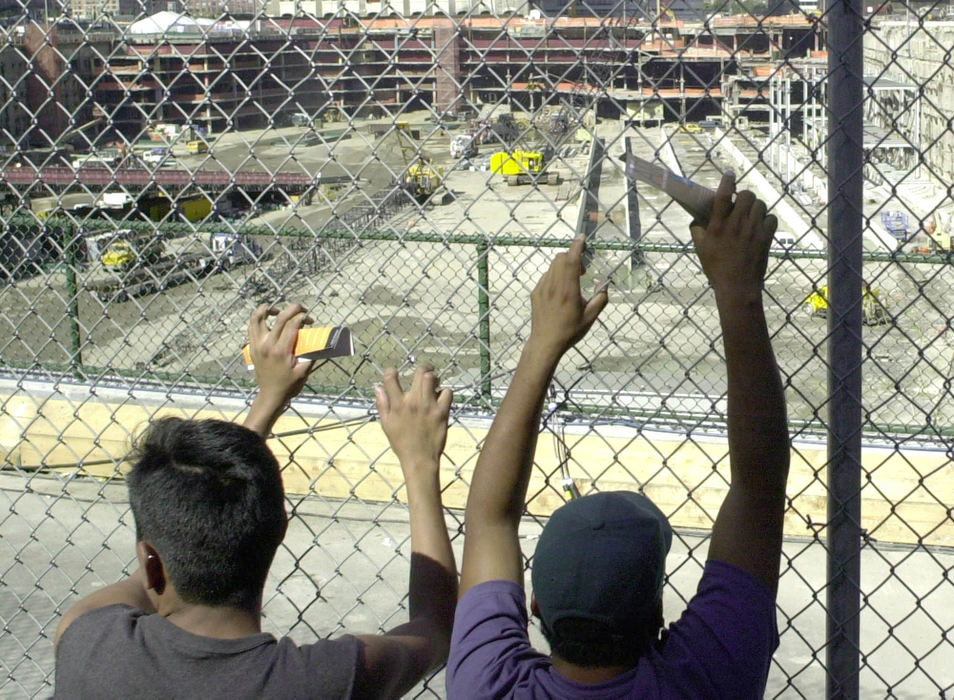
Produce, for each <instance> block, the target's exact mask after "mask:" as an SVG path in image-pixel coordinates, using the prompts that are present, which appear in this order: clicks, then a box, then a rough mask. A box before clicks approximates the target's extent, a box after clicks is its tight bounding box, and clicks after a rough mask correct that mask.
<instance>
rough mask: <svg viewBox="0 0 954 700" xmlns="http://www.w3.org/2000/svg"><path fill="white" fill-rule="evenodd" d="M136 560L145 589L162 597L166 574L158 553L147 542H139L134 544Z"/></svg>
mask: <svg viewBox="0 0 954 700" xmlns="http://www.w3.org/2000/svg"><path fill="white" fill-rule="evenodd" d="M136 559H138V560H139V568H140V569H141V570H142V572H143V574H144V576H145V578H146V589H147V590H151V591H153V592H154V593H156V595H162V592H163V591H164V590H165V589H166V572H165V569H164V568H163V566H162V559H161V558H160V557H159V552H157V551H156V548H155V547H153V546H152V545H151V544H149V543H148V542H144V541H142V540H140V541H139V542H137V543H136Z"/></svg>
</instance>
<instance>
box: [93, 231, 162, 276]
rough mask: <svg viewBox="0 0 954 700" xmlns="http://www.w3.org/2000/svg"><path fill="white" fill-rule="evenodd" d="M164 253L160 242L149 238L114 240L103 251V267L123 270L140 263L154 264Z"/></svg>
mask: <svg viewBox="0 0 954 700" xmlns="http://www.w3.org/2000/svg"><path fill="white" fill-rule="evenodd" d="M164 252H165V251H164V249H163V245H162V241H161V240H159V239H158V238H154V237H151V236H142V237H139V238H136V239H119V240H114V241H113V242H112V243H110V244H109V245H108V246H107V247H106V250H105V251H103V267H106V268H109V269H111V270H125V269H127V268H130V267H132V266H133V265H136V264H137V263H139V262H140V261H142V262H147V263H149V262H155V261H156V260H159V259H160V258H162V256H163V254H164Z"/></svg>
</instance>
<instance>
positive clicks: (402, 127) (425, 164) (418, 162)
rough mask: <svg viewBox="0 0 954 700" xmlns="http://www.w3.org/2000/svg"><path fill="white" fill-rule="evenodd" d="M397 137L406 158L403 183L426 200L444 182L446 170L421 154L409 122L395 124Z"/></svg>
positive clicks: (405, 187) (402, 153)
mask: <svg viewBox="0 0 954 700" xmlns="http://www.w3.org/2000/svg"><path fill="white" fill-rule="evenodd" d="M395 126H396V127H397V128H396V129H395V132H394V133H395V137H396V138H397V141H398V145H399V146H400V148H401V156H402V157H403V158H404V175H403V176H402V181H401V185H402V186H403V187H404V189H405V190H407V192H408V193H409V194H410V195H411V196H413V197H414V198H415V199H417V200H418V201H421V202H423V201H425V200H427V199H429V198H430V197H431V195H433V194H434V193H435V192H436V191H437V189H438V188H439V187H440V186H441V185H442V184H443V182H444V171H443V170H442V169H441V168H437V167H435V166H433V165H431V163H430V160H429V159H428V158H426V157H425V156H424V155H422V154H421V152H420V150H419V148H418V145H417V144H416V143H415V142H414V139H413V138H412V137H411V131H410V128H409V126H408V123H407V122H398V123H397V124H395Z"/></svg>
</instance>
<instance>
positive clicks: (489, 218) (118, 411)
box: [0, 0, 954, 698]
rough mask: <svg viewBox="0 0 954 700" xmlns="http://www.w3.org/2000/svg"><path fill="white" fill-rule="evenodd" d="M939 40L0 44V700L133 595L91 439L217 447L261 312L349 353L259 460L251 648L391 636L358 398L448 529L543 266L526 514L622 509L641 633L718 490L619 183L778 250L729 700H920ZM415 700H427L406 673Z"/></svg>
mask: <svg viewBox="0 0 954 700" xmlns="http://www.w3.org/2000/svg"><path fill="white" fill-rule="evenodd" d="M951 13H952V10H951V9H950V8H949V7H948V6H947V5H941V4H939V3H936V2H926V3H923V2H915V1H914V0H909V2H908V3H904V2H894V3H889V4H881V5H875V6H872V7H863V6H861V4H860V1H859V2H853V3H852V2H846V3H842V4H833V5H832V6H831V7H830V8H826V7H825V6H824V5H819V6H817V7H816V6H815V5H813V4H810V3H809V4H805V3H800V4H798V5H796V4H794V3H790V2H779V3H769V4H767V5H766V4H763V3H761V2H759V0H705V2H702V1H701V0H673V1H672V2H664V3H661V2H659V1H658V0H657V2H656V3H646V2H642V1H639V2H634V1H632V0H622V2H621V3H615V2H595V0H594V2H593V3H591V4H587V3H586V2H582V1H576V0H574V2H571V3H569V4H561V3H547V2H544V3H543V4H542V5H524V4H520V3H517V2H515V1H513V0H489V1H488V0H481V1H480V2H476V1H468V2H456V1H455V0H446V1H444V0H441V2H437V3H427V4H424V3H423V2H421V1H420V0H402V2H400V3H397V4H393V3H387V2H374V1H372V0H357V1H355V0H336V1H335V2H330V1H328V0H295V2H291V1H286V0H269V1H268V2H266V3H253V2H234V3H233V2H232V1H231V0H223V2H221V3H219V2H214V3H212V2H199V1H198V0H196V1H195V2H193V1H192V0H183V1H182V2H179V3H170V4H169V5H168V6H166V5H165V4H163V3H147V4H143V3H142V2H132V1H131V0H101V1H100V0H97V1H95V2H91V1H87V0H83V1H82V2H73V3H65V4H64V3H63V2H62V0H45V1H44V2H43V3H40V2H38V0H18V2H16V3H12V4H8V5H7V6H4V8H2V9H0V24H2V34H0V42H2V43H0V149H2V151H0V183H2V186H0V209H2V215H0V220H2V224H3V230H2V232H0V277H2V282H3V287H2V288H0V329H2V332H0V357H2V361H0V372H2V376H0V384H2V391H0V401H2V403H0V406H2V409H0V440H2V448H3V455H4V462H3V469H2V472H0V482H2V490H0V503H2V515H0V552H2V553H3V554H2V556H0V620H2V623H3V625H2V629H0V669H2V672H3V676H4V678H3V679H2V680H0V695H3V696H10V697H19V696H35V695H48V694H50V693H51V691H52V683H53V651H52V636H53V633H54V631H55V629H56V626H57V624H58V621H59V619H60V616H61V614H62V613H63V611H64V610H65V609H66V608H67V607H68V606H69V605H70V604H71V603H72V602H73V601H74V600H75V599H76V597H77V596H78V595H84V594H86V593H89V592H90V591H92V590H95V588H97V587H99V586H101V585H103V584H106V583H110V582H112V581H114V580H117V579H118V578H119V577H120V576H121V575H122V573H123V572H124V571H128V567H129V566H130V564H131V562H132V560H133V547H132V523H131V516H130V514H129V511H128V505H127V503H126V500H125V489H124V486H123V484H122V479H123V476H122V475H123V473H124V469H125V465H124V464H123V457H124V454H125V452H126V450H127V449H128V445H129V440H130V438H131V436H132V435H133V434H135V433H136V432H137V431H138V430H139V429H141V428H142V426H143V425H144V424H145V422H147V421H148V420H150V419H152V418H154V417H156V416H157V415H162V414H167V413H170V412H175V413H179V414H182V415H187V416H198V415H209V416H217V417H225V418H230V419H231V418H235V417H237V416H239V415H240V414H241V412H242V411H243V410H244V408H245V406H246V402H247V399H248V397H249V396H250V395H251V392H252V389H253V387H252V383H251V382H250V374H249V372H248V371H247V369H246V368H245V366H244V363H243V360H242V358H241V353H240V348H241V346H242V344H243V342H244V334H245V327H246V323H247V318H248V315H249V313H250V311H251V309H252V308H254V306H255V305H257V304H259V303H261V302H263V301H264V302H270V303H276V304H277V303H280V302H282V301H283V300H295V301H300V302H302V303H304V304H305V305H306V306H307V307H308V308H309V310H310V312H311V315H312V316H313V317H314V318H315V319H316V321H317V322H318V323H319V324H320V325H329V326H331V325H347V326H348V327H350V328H351V330H352V333H353V337H354V342H355V352H354V354H353V355H352V356H348V357H343V358H337V359H334V360H329V361H327V362H325V363H324V364H323V365H322V366H321V367H320V368H319V369H318V370H317V371H316V372H315V374H314V375H313V378H312V380H311V383H310V385H309V387H308V388H307V389H306V391H305V394H304V395H303V397H302V399H301V400H300V401H298V402H296V404H295V405H294V407H293V408H292V410H291V411H290V412H289V414H288V416H286V418H284V419H283V420H282V421H281V422H280V423H279V424H278V425H277V426H276V433H277V437H276V439H275V440H274V441H273V447H274V449H275V451H276V453H277V454H278V455H279V458H280V461H283V463H284V464H287V466H286V467H285V469H284V479H285V486H286V489H287V491H288V499H289V510H290V513H291V524H290V527H289V535H288V538H287V539H286V542H285V545H284V546H283V548H282V550H281V551H280V552H279V555H278V557H277V559H276V563H275V566H274V568H273V572H272V576H271V578H270V579H269V584H268V590H267V595H266V605H265V609H264V613H265V617H266V620H265V624H266V627H267V628H268V629H269V630H270V631H273V632H275V633H277V634H285V633H290V634H291V636H293V637H294V638H295V639H297V640H299V641H307V640H308V639H313V638H314V637H315V635H321V636H324V635H329V634H335V633H340V632H345V631H347V632H374V631H375V630H378V629H387V628H388V627H390V626H393V625H394V624H395V621H396V620H400V618H401V615H402V612H403V610H404V605H405V592H406V585H407V559H408V551H409V548H408V542H407V527H406V509H405V506H404V505H403V503H404V501H403V492H402V489H401V487H402V478H401V472H400V469H399V468H398V466H397V464H396V462H395V460H394V458H393V456H392V455H391V454H390V453H389V451H388V450H387V443H386V441H385V440H384V438H383V436H382V434H381V432H380V430H379V428H378V427H377V425H376V423H375V421H374V417H373V415H372V414H371V410H370V409H371V405H372V401H371V387H372V386H373V384H374V382H375V381H377V379H378V377H379V376H380V373H381V371H382V370H383V368H385V367H386V366H389V365H395V366H397V367H399V368H401V369H402V371H407V370H409V369H410V368H411V367H412V366H413V365H414V364H415V363H418V362H422V361H428V362H431V363H432V364H434V365H435V366H436V367H437V368H438V369H439V371H440V373H441V376H442V381H443V383H444V384H446V385H449V386H452V387H453V388H454V389H455V395H456V397H457V398H456V402H455V409H454V411H453V414H452V425H451V432H450V439H449V442H448V450H447V454H448V458H447V460H446V464H445V466H444V484H445V487H446V488H445V505H446V507H447V509H448V510H447V521H448V527H449V528H451V532H452V533H453V534H454V539H455V546H456V547H458V549H459V545H460V543H461V541H462V527H461V523H462V517H461V513H462V509H463V506H464V502H465V498H466V492H467V487H468V484H469V480H470V474H471V472H472V469H473V465H474V462H475V459H476V453H477V450H478V449H479V447H480V444H481V441H482V439H483V437H484V436H485V435H486V430H487V427H488V424H489V417H490V416H492V414H493V411H494V407H495V406H496V405H497V403H498V402H499V400H500V398H501V397H502V395H503V393H504V391H505V390H506V388H507V385H508V381H509V377H510V373H511V372H512V371H513V368H514V366H515V363H516V359H517V356H518V354H519V351H520V348H521V345H522V342H523V340H524V339H525V338H526V336H527V333H528V330H529V308H528V299H529V292H530V289H532V287H533V285H534V283H535V281H536V279H537V278H538V276H539V275H540V274H541V272H542V271H543V270H544V269H545V266H546V265H547V263H548V261H549V259H550V258H551V257H552V255H553V254H554V252H555V251H556V250H558V249H560V248H562V247H564V246H566V245H567V244H568V242H569V240H570V239H571V238H572V237H573V235H574V234H575V232H576V231H584V232H585V233H586V234H587V236H588V239H589V251H590V253H589V254H590V255H591V260H590V265H589V267H588V272H587V276H586V279H585V284H586V285H587V286H588V287H587V288H588V289H591V288H592V286H593V285H595V284H596V283H597V282H598V281H600V280H603V279H611V280H612V287H611V294H610V304H609V308H607V309H606V311H605V312H604V313H603V315H602V316H601V318H600V321H599V323H598V324H597V326H596V327H595V328H594V329H593V331H592V332H591V333H590V334H589V336H588V337H587V338H586V340H585V341H584V342H583V343H582V344H581V345H580V346H579V347H578V348H576V349H575V350H574V351H573V352H571V354H570V356H568V357H567V358H566V360H565V361H564V363H563V365H562V366H561V368H560V371H559V372H558V374H557V377H556V379H555V381H554V384H553V387H552V391H551V397H550V401H549V404H548V410H547V411H546V416H545V421H544V426H543V431H544V435H543V437H544V439H543V440H541V444H540V448H539V451H538V455H537V459H536V466H535V471H534V475H533V480H532V483H531V488H530V503H529V504H528V523H527V524H526V526H525V530H526V533H527V540H526V542H527V549H526V553H527V555H528V556H529V555H531V554H532V548H533V543H534V533H536V532H538V531H539V530H538V527H539V522H538V519H541V518H545V517H546V515H547V514H548V513H549V512H551V511H552V509H553V508H555V507H557V506H558V505H559V504H560V503H562V501H563V497H564V496H563V494H564V489H565V485H566V483H567V480H570V479H572V480H573V481H574V482H575V483H576V485H577V486H578V487H579V488H580V489H581V491H583V492H584V493H585V492H589V491H593V490H603V489H610V488H629V489H637V488H640V489H643V490H644V491H645V492H646V493H647V494H649V495H650V496H651V497H652V498H653V499H654V500H655V501H656V502H657V503H658V504H659V505H660V507H661V508H662V509H663V510H664V511H665V512H666V513H667V515H669V517H670V518H671V520H672V522H673V524H674V526H675V527H676V529H677V534H678V542H677V544H676V545H675V546H674V550H673V554H672V556H671V558H670V561H669V577H668V583H667V588H666V605H667V618H670V619H672V618H674V617H676V616H677V615H678V613H679V611H680V610H681V607H682V606H683V605H684V602H685V601H686V600H688V598H689V597H690V596H691V595H692V593H693V591H694V588H695V584H696V582H697V580H698V576H699V573H700V572H701V566H702V563H703V562H704V559H705V551H706V546H707V537H706V536H707V532H708V530H709V529H710V527H711V524H712V521H713V518H714V516H715V513H716V510H717V508H718V505H719V504H720V503H721V500H722V498H723V496H724V494H725V492H726V488H727V484H728V468H727V449H726V444H725V402H724V395H725V380H724V360H723V357H722V356H721V342H720V340H719V327H718V321H717V318H716V314H715V308H714V300H713V298H712V295H711V293H709V292H707V286H706V282H705V278H704V276H703V275H702V274H701V270H700V267H699V265H698V262H697V260H696V258H695V257H694V255H693V252H692V249H691V240H690V237H689V232H688V223H689V220H690V219H689V215H688V214H685V213H684V212H683V211H682V210H681V209H679V207H678V206H676V205H675V204H673V203H672V202H671V201H670V200H669V199H668V197H667V196H665V195H663V194H662V193H660V192H657V191H655V190H653V189H652V188H650V187H649V186H646V185H643V184H638V185H636V183H634V182H632V181H631V180H629V179H628V177H627V174H626V172H625V169H624V163H623V162H622V160H621V159H622V157H623V156H624V155H625V154H626V153H632V154H634V155H637V156H640V157H642V158H645V159H647V160H651V161H655V162H661V163H662V164H664V165H666V166H667V167H669V168H670V169H672V170H674V171H675V172H677V173H681V174H684V175H686V176H688V177H690V178H692V179H693V180H695V181H696V182H699V183H700V184H704V185H708V186H712V187H714V186H715V184H716V183H717V182H718V179H719V177H720V175H721V173H722V172H724V171H726V170H730V169H731V170H734V171H735V172H736V173H737V174H738V176H739V179H740V181H741V183H742V185H743V186H744V187H747V188H749V189H753V190H755V191H756V192H757V193H758V195H759V196H760V197H762V198H763V199H765V200H766V201H767V202H768V203H769V206H770V207H772V208H773V209H774V211H775V213H776V214H777V215H778V217H779V220H780V226H779V232H778V234H777V236H776V243H775V246H774V247H773V249H772V256H771V259H770V264H769V274H768V278H767V281H766V285H765V292H766V299H767V306H768V310H767V312H768V316H769V323H770V327H771V331H772V335H773V343H774V346H775V350H776V353H777V355H778V361H779V364H780V367H781V369H782V372H783V377H784V380H785V384H786V395H787V399H788V406H789V416H790V419H791V421H792V436H793V453H792V454H793V466H792V477H791V480H790V488H789V503H788V511H787V517H786V533H787V535H788V539H787V541H786V548H785V557H784V563H783V576H782V580H781V585H780V594H779V595H780V597H779V621H780V630H781V640H782V641H781V647H780V649H779V652H778V654H777V655H776V658H775V661H774V664H773V667H772V671H771V676H770V680H769V689H768V693H767V694H768V695H769V696H770V697H808V698H813V697H819V696H821V695H822V694H823V693H825V692H826V687H827V692H828V694H829V695H830V696H839V697H857V696H859V695H860V696H863V697H898V698H902V697H905V698H914V697H918V698H920V697H929V696H933V697H951V696H952V695H954V663H952V659H954V648H952V640H951V636H952V633H954V583H952V571H954V556H952V552H951V549H950V548H951V547H952V546H954V515H952V506H954V466H952V464H951V456H950V447H949V446H950V445H951V437H952V426H954V403H952V400H951V399H952V394H951V379H950V377H951V375H952V369H954V335H952V333H954V330H952V316H954V312H952V311H951V304H950V301H949V295H950V289H951V286H952V282H954V272H952V267H951V232H952V230H954V197H952V193H951V188H950V183H951V181H952V176H954V131H952V127H951V120H950V114H951V113H952V110H954V87H952V85H954V71H952V65H951V49H950V47H951V46H952V45H954V25H952V24H951V23H948V22H946V21H943V20H945V19H946V18H947V17H948V16H949V15H950V14H951ZM414 695H415V696H421V697H431V696H434V697H442V696H443V686H442V683H441V679H440V675H438V676H436V677H434V678H432V679H429V680H428V681H426V682H425V683H423V684H422V686H421V687H420V688H419V690H418V691H416V692H415V694H414Z"/></svg>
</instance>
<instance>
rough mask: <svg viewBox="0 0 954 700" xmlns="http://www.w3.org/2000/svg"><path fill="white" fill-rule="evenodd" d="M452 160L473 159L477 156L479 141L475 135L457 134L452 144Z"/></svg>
mask: <svg viewBox="0 0 954 700" xmlns="http://www.w3.org/2000/svg"><path fill="white" fill-rule="evenodd" d="M450 154H451V158H473V157H474V156H476V155H477V141H476V139H475V138H474V135H473V134H457V136H455V137H454V138H452V139H451V142H450Z"/></svg>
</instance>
